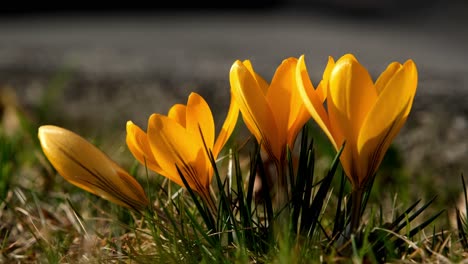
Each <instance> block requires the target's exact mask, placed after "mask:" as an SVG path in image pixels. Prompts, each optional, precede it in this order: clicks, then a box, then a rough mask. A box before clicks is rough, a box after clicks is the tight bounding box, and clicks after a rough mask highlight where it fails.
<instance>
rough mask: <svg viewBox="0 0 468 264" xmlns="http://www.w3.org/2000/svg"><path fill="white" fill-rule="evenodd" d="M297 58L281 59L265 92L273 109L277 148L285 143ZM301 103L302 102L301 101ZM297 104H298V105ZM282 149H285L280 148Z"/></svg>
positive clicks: (294, 84)
mask: <svg viewBox="0 0 468 264" xmlns="http://www.w3.org/2000/svg"><path fill="white" fill-rule="evenodd" d="M296 64H297V59H296V58H288V59H285V60H283V62H282V63H281V64H280V66H279V67H278V68H277V69H276V72H275V74H274V75H273V79H272V81H271V83H270V88H268V91H267V94H266V100H267V102H268V104H269V106H270V109H272V110H273V109H274V113H275V114H274V115H272V118H274V119H275V122H276V127H277V129H278V138H277V140H276V141H275V142H274V144H276V145H278V147H277V148H280V149H281V148H283V147H285V146H286V143H287V132H288V128H289V117H290V111H291V107H293V106H292V105H291V103H292V101H291V100H292V98H291V97H292V88H294V87H295V86H296V74H295V69H296ZM301 104H302V102H301ZM301 104H299V105H298V106H300V105H301ZM282 151H285V150H284V149H282Z"/></svg>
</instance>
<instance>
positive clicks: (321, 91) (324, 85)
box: [316, 56, 335, 102]
mask: <svg viewBox="0 0 468 264" xmlns="http://www.w3.org/2000/svg"><path fill="white" fill-rule="evenodd" d="M333 67H335V60H334V59H333V57H331V56H330V57H328V62H327V66H326V67H325V70H324V71H323V75H322V80H321V81H320V83H319V85H318V87H317V89H316V91H317V94H318V96H319V98H320V99H321V101H322V102H324V101H325V99H326V98H327V92H328V82H329V80H330V75H331V72H332V70H333Z"/></svg>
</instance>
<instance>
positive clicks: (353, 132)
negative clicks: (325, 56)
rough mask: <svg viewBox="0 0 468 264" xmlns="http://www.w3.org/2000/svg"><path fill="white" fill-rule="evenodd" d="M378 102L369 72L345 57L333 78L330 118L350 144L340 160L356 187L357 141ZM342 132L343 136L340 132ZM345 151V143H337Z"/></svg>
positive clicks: (358, 166)
mask: <svg viewBox="0 0 468 264" xmlns="http://www.w3.org/2000/svg"><path fill="white" fill-rule="evenodd" d="M376 100H377V91H376V90H375V87H374V84H373V82H372V80H371V77H370V75H369V73H368V72H367V70H366V69H365V68H364V67H363V66H362V65H361V64H359V62H358V61H357V60H356V59H355V58H354V56H352V55H345V56H343V57H341V58H340V59H339V60H338V61H337V62H336V64H335V67H334V68H333V70H332V73H331V75H330V81H329V86H328V97H327V106H328V116H329V118H330V125H331V127H332V128H333V130H336V132H334V133H336V134H340V135H342V137H343V140H344V141H346V146H345V148H344V150H343V152H342V154H341V157H340V160H341V163H342V165H343V168H344V170H345V171H346V173H347V175H348V176H349V177H350V178H351V179H352V180H351V181H352V182H353V184H356V183H358V181H359V179H358V178H359V174H358V172H359V171H360V170H361V169H360V167H361V164H360V163H359V162H358V154H357V146H356V145H357V138H358V135H359V131H360V129H361V126H362V123H363V121H364V119H365V117H366V116H367V113H368V112H369V110H370V109H371V107H372V106H373V105H374V103H375V101H376ZM338 131H339V132H338ZM336 143H337V146H339V147H341V145H342V144H343V142H342V141H341V142H340V141H337V142H336Z"/></svg>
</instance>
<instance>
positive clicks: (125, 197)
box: [38, 125, 148, 210]
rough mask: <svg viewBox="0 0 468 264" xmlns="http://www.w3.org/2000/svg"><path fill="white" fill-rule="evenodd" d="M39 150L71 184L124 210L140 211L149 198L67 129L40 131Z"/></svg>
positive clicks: (56, 128)
mask: <svg viewBox="0 0 468 264" xmlns="http://www.w3.org/2000/svg"><path fill="white" fill-rule="evenodd" d="M38 137H39V140H40V143H41V146H42V150H43V151H44V154H45V155H46V157H47V159H48V160H49V161H50V163H51V164H52V165H53V166H54V168H55V169H56V170H57V172H58V173H59V174H60V175H62V177H64V178H65V179H66V180H67V181H69V182H70V183H72V184H74V185H76V186H78V187H80V188H82V189H84V190H86V191H88V192H90V193H93V194H95V195H98V196H100V197H102V198H104V199H106V200H109V201H111V202H113V203H116V204H118V205H121V206H125V207H127V208H132V209H136V210H141V209H143V208H144V207H146V206H147V205H148V198H147V197H146V195H145V192H144V190H143V188H142V187H141V185H140V184H139V183H138V182H137V181H136V180H135V179H134V178H133V177H132V176H131V175H129V174H128V173H127V172H126V171H125V170H124V169H122V168H121V167H120V166H119V165H117V164H116V163H115V162H114V161H112V160H111V159H110V158H109V157H108V156H107V155H106V154H104V153H103V152H102V151H100V150H99V149H98V148H97V147H95V146H94V145H92V144H91V143H89V142H88V141H87V140H85V139H84V138H82V137H81V136H79V135H77V134H75V133H74V132H72V131H69V130H67V129H64V128H61V127H57V126H52V125H46V126H41V127H39V132H38Z"/></svg>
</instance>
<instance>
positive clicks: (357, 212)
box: [350, 188, 364, 234]
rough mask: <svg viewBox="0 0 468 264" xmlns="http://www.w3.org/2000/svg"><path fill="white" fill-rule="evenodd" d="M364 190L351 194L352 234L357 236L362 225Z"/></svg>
mask: <svg viewBox="0 0 468 264" xmlns="http://www.w3.org/2000/svg"><path fill="white" fill-rule="evenodd" d="M363 195H364V189H363V188H357V189H353V191H352V193H351V226H350V231H351V234H355V233H356V231H357V229H358V228H359V226H360V224H361V210H362V198H363Z"/></svg>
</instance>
